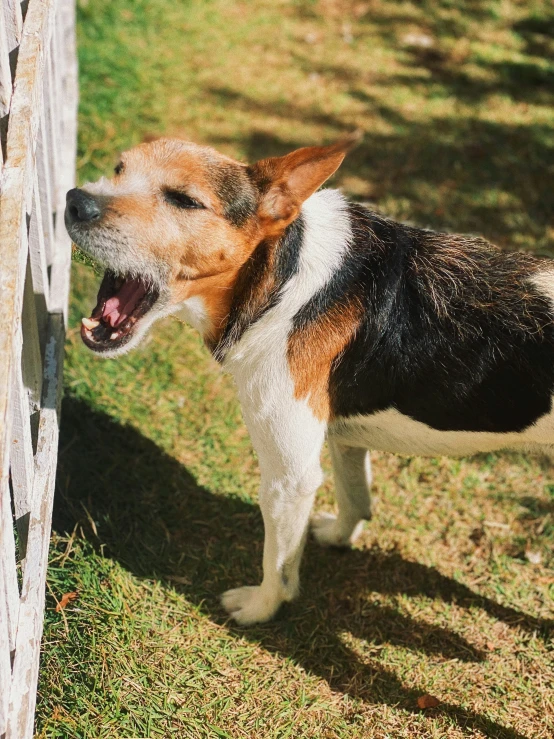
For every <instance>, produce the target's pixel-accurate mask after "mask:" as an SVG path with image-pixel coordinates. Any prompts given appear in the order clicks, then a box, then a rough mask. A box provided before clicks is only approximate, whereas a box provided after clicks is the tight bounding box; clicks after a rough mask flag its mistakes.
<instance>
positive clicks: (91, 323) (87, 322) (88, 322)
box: [81, 318, 100, 331]
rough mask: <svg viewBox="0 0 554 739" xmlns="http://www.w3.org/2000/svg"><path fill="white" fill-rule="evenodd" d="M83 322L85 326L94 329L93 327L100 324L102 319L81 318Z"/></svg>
mask: <svg viewBox="0 0 554 739" xmlns="http://www.w3.org/2000/svg"><path fill="white" fill-rule="evenodd" d="M81 323H82V324H83V326H84V327H85V328H88V329H89V330H90V331H92V329H93V328H96V327H97V326H99V325H100V321H97V320H95V319H94V318H81Z"/></svg>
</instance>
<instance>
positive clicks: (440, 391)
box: [65, 139, 554, 624]
mask: <svg viewBox="0 0 554 739" xmlns="http://www.w3.org/2000/svg"><path fill="white" fill-rule="evenodd" d="M353 143H354V140H353V139H349V140H345V141H342V142H339V143H337V144H334V145H332V146H327V147H309V148H304V149H299V150H297V151H294V152H292V153H291V154H288V155H287V156H284V157H280V158H271V159H265V160H263V161H260V162H258V163H256V164H254V165H252V166H246V165H243V164H241V163H239V162H236V161H234V160H232V159H229V158H228V157H225V156H223V155H221V154H219V153H217V152H216V151H214V150H213V149H210V148H206V147H201V146H196V145H194V144H191V143H186V142H183V141H177V140H170V139H162V140H158V141H155V142H153V143H149V144H143V145H141V146H138V147H137V148H135V149H133V150H131V151H129V152H127V153H126V154H124V155H123V157H122V159H121V161H120V163H119V164H118V165H117V167H116V168H115V175H114V176H113V177H112V178H111V179H106V178H102V179H101V180H100V181H99V182H97V183H94V184H87V185H85V186H84V187H82V188H80V189H74V190H71V191H70V192H69V193H68V194H67V208H66V213H65V219H66V225H67V229H68V231H69V234H70V235H71V238H72V239H73V241H74V242H75V243H76V244H78V245H79V246H80V247H81V248H82V249H83V250H85V251H86V252H88V253H89V254H90V255H91V256H92V257H93V258H94V259H96V260H97V261H98V262H100V263H101V264H103V265H104V266H105V267H106V273H105V275H104V279H103V280H102V284H101V286H100V290H99V293H98V302H97V305H96V307H95V308H94V310H93V311H92V314H91V316H90V318H83V325H82V329H81V335H82V338H83V341H84V342H85V344H86V345H87V346H88V347H90V349H92V350H93V351H94V352H97V353H98V354H103V355H104V356H106V357H115V356H118V355H119V354H122V353H123V352H125V351H127V350H129V349H131V348H132V347H134V346H136V345H137V344H138V343H139V342H140V340H141V339H142V338H143V337H144V335H145V334H146V332H147V330H148V329H149V327H150V326H151V325H152V324H153V323H154V321H155V320H156V319H158V318H160V317H162V316H164V315H168V314H170V313H173V314H177V315H179V316H180V317H182V318H184V319H185V320H188V322H190V323H191V324H192V325H193V326H194V327H195V328H196V329H198V331H199V332H200V333H201V334H202V336H203V337H204V340H205V342H206V345H207V346H208V348H209V350H210V351H211V352H212V354H213V355H214V356H215V357H216V359H217V360H218V361H219V362H220V363H221V364H222V365H223V367H224V368H225V369H226V370H227V371H228V372H230V373H231V374H232V375H233V377H234V379H235V382H236V386H237V391H238V395H239V398H240V402H241V404H242V410H243V414H244V418H245V421H246V424H247V426H248V429H249V432H250V435H251V437H252V442H253V444H254V447H255V449H256V451H257V454H258V458H259V462H260V469H261V490H260V506H261V509H262V513H263V518H264V525H265V544H264V555H263V572H264V574H263V581H262V583H261V585H259V586H255V587H240V588H237V589H234V590H230V591H228V592H227V593H225V594H224V595H223V599H222V602H223V605H224V607H225V608H226V609H227V611H228V612H229V613H231V614H232V616H233V617H234V618H235V619H236V621H238V622H239V623H241V624H252V623H255V622H260V621H267V620H268V619H270V618H271V617H272V616H273V615H274V614H275V612H276V611H277V609H278V608H279V606H280V604H281V603H282V602H283V601H288V600H291V599H292V598H294V597H295V595H296V594H297V591H298V585H299V583H298V569H299V563H300V557H301V553H302V548H303V544H304V539H305V536H306V531H307V527H308V521H309V518H310V511H311V508H312V502H313V498H314V494H315V492H316V489H317V488H318V486H319V485H320V483H321V480H322V475H321V470H320V452H321V447H322V445H323V442H324V439H325V438H326V437H327V439H328V442H329V446H330V449H331V456H332V462H333V469H334V475H335V483H336V494H337V500H338V515H337V516H336V517H330V516H316V517H315V518H313V519H312V528H313V532H314V535H315V538H316V539H317V540H318V541H319V542H320V543H321V544H324V545H346V544H348V543H349V542H352V541H353V540H354V539H355V538H356V536H357V535H358V533H359V532H360V529H361V524H362V522H363V520H364V519H367V518H369V516H370V495H369V488H370V481H371V471H370V461H369V452H368V451H367V450H368V449H380V450H384V451H387V452H398V453H404V454H420V455H442V454H447V455H448V454H452V455H466V454H473V453H476V452H480V451H489V450H493V449H501V448H506V447H509V448H519V449H521V448H524V449H531V450H534V449H543V450H546V451H549V449H550V448H551V447H552V445H553V444H554V414H553V412H552V393H553V391H554V323H553V314H554V270H553V269H552V267H551V266H550V264H549V263H548V262H545V261H541V260H539V259H537V258H534V257H532V256H529V255H525V254H515V253H513V254H503V253H501V252H500V251H499V250H497V249H496V248H495V247H493V246H491V245H490V244H488V243H487V242H486V241H484V240H482V239H478V238H466V237H462V236H452V235H449V234H442V233H435V232H432V231H425V230H421V229H416V228H411V227H409V226H405V225H402V224H400V223H395V222H393V221H391V220H388V219H386V218H383V217H382V216H380V215H376V214H375V213H372V212H370V211H368V210H366V209H365V208H363V207H361V206H360V205H354V204H350V203H349V202H347V201H346V199H345V198H344V197H343V196H342V195H341V194H340V193H339V192H337V191H335V190H323V191H320V192H316V191H317V190H318V188H319V187H320V186H321V185H322V184H323V183H324V182H325V180H327V178H328V177H330V176H331V175H332V174H333V172H335V170H336V169H337V168H338V167H339V165H340V164H341V162H342V160H343V158H344V156H345V154H346V153H347V151H348V150H349V149H350V147H351V146H352V145H353Z"/></svg>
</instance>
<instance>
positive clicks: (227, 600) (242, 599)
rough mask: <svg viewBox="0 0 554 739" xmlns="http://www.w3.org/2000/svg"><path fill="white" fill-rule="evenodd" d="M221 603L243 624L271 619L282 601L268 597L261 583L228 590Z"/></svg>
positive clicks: (247, 624) (258, 622) (248, 624)
mask: <svg viewBox="0 0 554 739" xmlns="http://www.w3.org/2000/svg"><path fill="white" fill-rule="evenodd" d="M221 605H222V606H223V608H225V610H226V611H227V612H228V613H229V615H230V616H231V617H232V618H234V619H235V621H236V622H237V623H238V624H240V625H241V626H250V625H251V624H260V623H264V622H265V621H269V620H270V619H272V618H273V616H274V615H275V613H276V612H277V610H278V608H279V606H280V605H281V601H279V600H276V599H275V598H274V597H268V595H267V593H264V592H263V590H262V588H261V587H260V586H259V585H256V586H246V587H244V588H234V589H233V590H227V591H226V592H225V593H223V595H222V596H221Z"/></svg>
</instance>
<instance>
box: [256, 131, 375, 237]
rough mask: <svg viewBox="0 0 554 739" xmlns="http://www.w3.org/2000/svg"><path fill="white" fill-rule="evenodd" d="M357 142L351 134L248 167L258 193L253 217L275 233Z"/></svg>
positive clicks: (286, 222)
mask: <svg viewBox="0 0 554 739" xmlns="http://www.w3.org/2000/svg"><path fill="white" fill-rule="evenodd" d="M360 139H361V133H360V132H355V133H353V134H351V135H350V136H348V137H346V138H344V139H341V140H340V141H337V142H336V143H335V144H331V146H307V147H305V148H303V149H297V150H296V151H293V152H291V153H290V154H287V155H286V156H283V157H272V158H270V159H262V160H261V161H259V162H256V164H253V165H251V166H250V167H248V174H249V176H250V179H251V180H252V182H253V183H254V184H255V185H256V187H257V188H258V190H259V191H260V193H261V198H260V201H259V206H258V213H257V215H258V218H259V220H260V221H261V223H262V225H264V226H265V227H266V229H267V230H268V232H271V231H273V230H275V231H279V230H281V229H282V228H284V227H285V226H287V225H288V224H289V223H290V222H291V221H293V220H294V219H295V218H296V216H297V215H298V213H299V212H300V208H301V206H302V203H303V202H304V201H305V200H306V199H307V198H309V197H310V195H312V194H313V193H314V192H315V191H316V190H317V189H318V187H321V185H322V184H323V183H324V182H325V180H327V179H328V178H329V177H330V176H331V175H332V174H333V173H334V172H336V170H337V169H338V168H339V166H340V165H341V163H342V160H343V159H344V157H345V156H346V154H347V153H348V152H349V151H350V150H351V149H352V148H353V147H354V146H356V144H358V143H359V141H360Z"/></svg>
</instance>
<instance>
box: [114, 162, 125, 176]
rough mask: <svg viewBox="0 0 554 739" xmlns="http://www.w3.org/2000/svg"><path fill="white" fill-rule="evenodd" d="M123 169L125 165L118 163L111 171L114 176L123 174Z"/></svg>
mask: <svg viewBox="0 0 554 739" xmlns="http://www.w3.org/2000/svg"><path fill="white" fill-rule="evenodd" d="M124 169H125V165H124V164H123V162H119V163H118V164H116V165H115V167H114V170H113V171H114V172H115V173H116V174H121V173H122V172H123V170H124Z"/></svg>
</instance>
